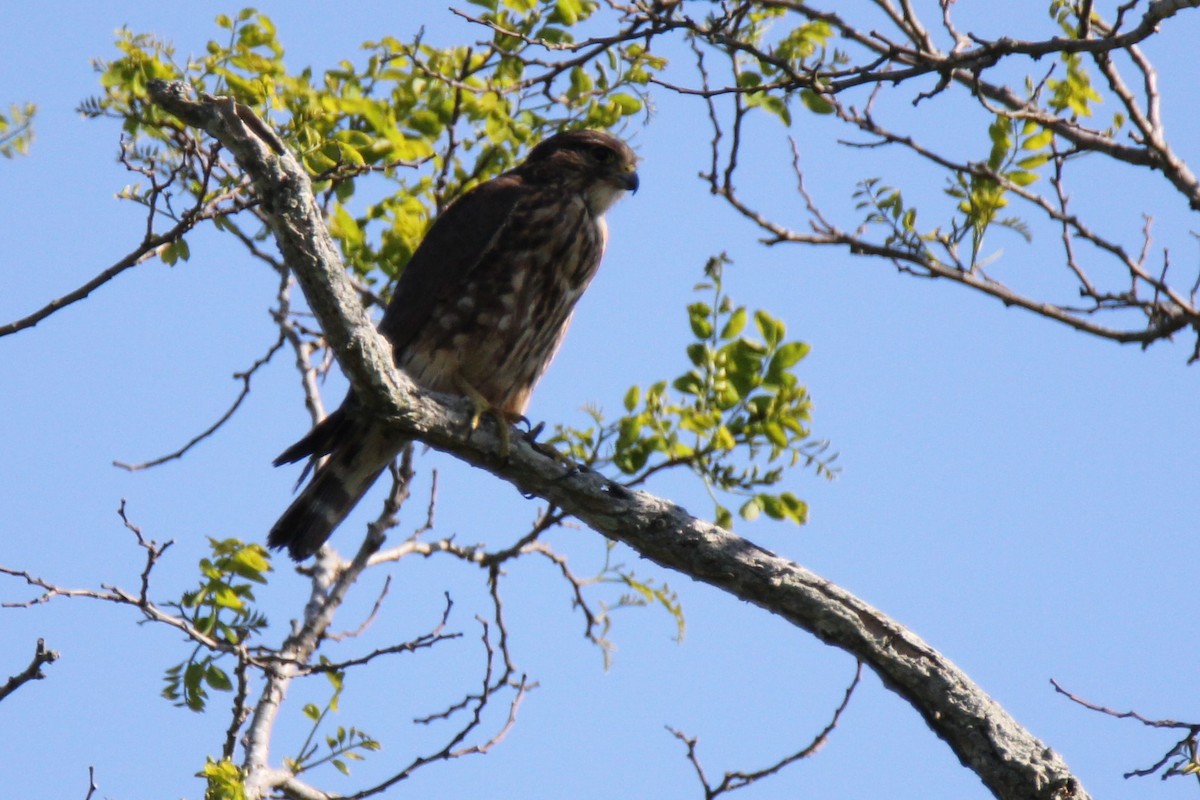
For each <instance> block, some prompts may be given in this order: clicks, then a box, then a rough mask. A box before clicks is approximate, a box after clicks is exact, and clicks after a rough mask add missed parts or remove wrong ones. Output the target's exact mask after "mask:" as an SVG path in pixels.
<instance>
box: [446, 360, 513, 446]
mask: <svg viewBox="0 0 1200 800" xmlns="http://www.w3.org/2000/svg"><path fill="white" fill-rule="evenodd" d="M454 385H455V386H456V387H458V390H459V391H460V392H462V394H463V396H464V397H466V398H467V399H468V400H470V401H471V408H472V410H471V421H470V423H469V425H470V430H472V431H474V430H475V429H476V428H478V427H479V420H480V419H482V418H483V415H484V414H491V415H492V418H493V419H494V420H496V422H497V423H499V424H498V425H497V427H498V428H499V430H500V455H501V456H502V457H504V458H508V454H509V453H510V452H511V451H512V440H511V439H510V438H509V434H508V425H509V419H508V416H507V415H506V414H505V413H504V412H503V411H501V410H500V409H498V408H496V407H495V406H493V405H492V404H491V403H489V402H488V399H487V398H486V397H484V396H483V395H482V394H480V393H479V390H478V389H476V388H475V387H474V386H472V385H471V383H470V381H468V380H467V379H466V378H464V377H462V376H461V375H455V376H454Z"/></svg>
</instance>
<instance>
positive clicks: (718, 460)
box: [554, 256, 836, 527]
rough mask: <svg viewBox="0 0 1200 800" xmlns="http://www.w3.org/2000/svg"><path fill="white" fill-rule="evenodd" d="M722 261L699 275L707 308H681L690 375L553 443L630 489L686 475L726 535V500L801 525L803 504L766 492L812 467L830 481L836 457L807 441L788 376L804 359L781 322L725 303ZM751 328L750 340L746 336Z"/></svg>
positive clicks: (801, 405) (793, 379)
mask: <svg viewBox="0 0 1200 800" xmlns="http://www.w3.org/2000/svg"><path fill="white" fill-rule="evenodd" d="M726 263H728V259H727V258H726V257H725V256H719V257H716V258H713V259H711V260H710V261H709V263H708V264H707V265H706V267H705V276H706V280H705V281H704V282H702V283H700V284H697V286H696V291H697V292H699V293H702V294H703V295H704V296H705V297H706V299H705V300H702V301H697V302H694V303H692V304H690V305H689V306H688V309H687V313H688V325H689V328H690V331H691V334H692V341H691V343H689V344H688V345H687V346H686V355H687V359H688V362H689V364H690V367H689V368H688V369H687V370H686V371H685V372H684V373H683V374H681V375H679V376H678V377H677V378H675V379H674V380H673V381H670V382H668V381H659V382H656V383H654V384H651V385H650V386H648V387H646V388H645V389H642V388H641V387H640V386H633V387H631V388H630V389H629V390H628V392H626V394H625V398H624V407H625V412H626V413H625V414H624V415H623V416H622V417H620V418H619V419H617V420H615V421H613V422H611V423H605V422H604V420H603V417H602V415H601V414H600V413H599V412H598V411H595V410H593V412H592V415H593V419H594V420H595V422H596V423H597V425H596V427H590V428H586V429H576V428H569V427H560V428H559V429H558V433H557V435H556V437H555V439H554V441H555V442H556V443H559V444H563V445H565V446H566V449H567V451H568V454H569V455H571V457H573V458H575V459H577V460H581V461H584V462H585V463H588V464H590V465H592V466H595V467H605V466H611V467H613V468H615V469H616V470H617V471H618V472H619V473H621V474H622V475H624V476H625V482H626V483H627V485H634V484H637V483H640V482H642V481H644V480H645V479H646V478H648V477H649V476H650V475H651V474H653V473H655V472H658V471H660V470H663V469H668V468H673V467H686V468H688V469H690V470H691V471H692V472H693V473H695V474H696V475H697V476H698V477H699V478H700V479H701V480H702V481H703V482H704V485H705V487H706V488H707V489H708V490H709V493H710V495H711V496H712V498H713V502H714V505H715V517H716V521H717V522H718V524H720V525H723V526H727V527H728V526H731V525H732V523H733V513H732V512H731V511H730V509H729V508H728V507H726V505H725V503H726V502H727V501H726V500H725V499H724V498H725V496H727V495H729V496H733V497H736V498H740V505H739V507H738V514H739V515H740V516H741V517H742V518H743V519H746V520H753V519H756V518H757V517H758V516H759V515H760V514H766V515H767V516H768V517H770V518H772V519H777V520H788V521H791V522H794V523H796V524H803V523H804V522H805V521H806V519H807V515H808V506H807V504H806V503H805V502H804V501H803V500H801V499H800V498H798V497H797V496H796V495H794V494H793V493H791V492H790V491H782V492H776V491H767V490H768V489H773V488H774V487H776V486H777V485H778V484H779V483H780V482H782V480H783V478H784V475H785V472H786V470H787V469H788V468H790V467H795V466H797V465H803V466H808V467H813V468H814V469H815V470H816V471H817V473H818V474H819V475H822V476H823V477H826V478H832V477H833V476H834V474H835V468H834V465H833V462H834V460H835V459H836V455H832V456H829V455H826V450H827V449H828V443H827V442H825V441H822V440H815V439H813V438H812V437H811V433H810V430H809V423H810V421H811V416H812V401H811V398H810V397H809V394H808V391H807V389H806V388H805V387H804V386H803V385H802V384H801V383H800V382H799V379H798V378H797V376H796V373H795V370H796V367H797V365H798V364H799V363H800V361H801V360H802V359H803V358H804V357H805V356H806V355H807V354H808V351H809V346H808V345H807V344H805V343H804V342H799V341H789V340H788V339H787V330H786V326H785V325H784V323H783V322H782V321H781V320H779V319H777V318H775V317H774V316H772V315H771V314H770V313H768V312H767V311H764V310H762V309H758V310H755V311H753V312H751V311H750V310H749V309H748V308H747V307H745V306H738V305H736V304H735V303H734V302H733V299H732V298H731V297H730V296H729V295H728V294H726V292H725V289H724V282H723V275H722V270H723V267H724V265H725V264H726ZM751 320H753V329H754V332H755V333H756V334H757V336H755V335H753V334H750V335H747V329H748V327H749V325H750V322H751Z"/></svg>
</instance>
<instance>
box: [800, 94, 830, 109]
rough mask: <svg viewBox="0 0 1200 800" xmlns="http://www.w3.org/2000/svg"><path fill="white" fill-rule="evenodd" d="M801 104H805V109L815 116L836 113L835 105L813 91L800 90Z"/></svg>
mask: <svg viewBox="0 0 1200 800" xmlns="http://www.w3.org/2000/svg"><path fill="white" fill-rule="evenodd" d="M800 102H802V103H804V107H805V108H807V109H808V110H809V111H811V112H813V113H814V114H832V113H833V112H834V105H833V103H831V102H829V101H828V100H826V99H825V98H824V97H822V96H821V95H819V94H817V93H816V92H814V91H813V90H812V89H801V90H800Z"/></svg>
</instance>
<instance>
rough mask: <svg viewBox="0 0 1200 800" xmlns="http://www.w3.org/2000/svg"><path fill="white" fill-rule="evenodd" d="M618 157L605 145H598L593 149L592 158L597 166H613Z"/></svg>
mask: <svg viewBox="0 0 1200 800" xmlns="http://www.w3.org/2000/svg"><path fill="white" fill-rule="evenodd" d="M616 157H617V154H616V153H614V152H613V151H612V150H611V149H610V148H608V147H605V146H604V145H596V146H595V147H593V148H592V158H593V159H595V161H596V163H597V164H611V163H612V162H613V159H615V158H616Z"/></svg>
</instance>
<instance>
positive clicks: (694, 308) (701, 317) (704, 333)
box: [688, 303, 713, 339]
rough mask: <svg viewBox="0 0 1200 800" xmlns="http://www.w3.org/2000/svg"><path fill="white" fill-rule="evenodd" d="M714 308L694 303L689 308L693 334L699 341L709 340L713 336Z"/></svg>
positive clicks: (705, 304) (689, 319)
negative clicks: (712, 318) (712, 319)
mask: <svg viewBox="0 0 1200 800" xmlns="http://www.w3.org/2000/svg"><path fill="white" fill-rule="evenodd" d="M711 316H712V308H710V307H709V305H708V304H707V303H692V304H691V305H689V306H688V322H689V323H691V326H692V334H693V335H694V336H695V337H696V338H697V339H707V338H708V337H710V336H712V332H713V328H712V321H711V320H710V319H709V318H710V317H711Z"/></svg>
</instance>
